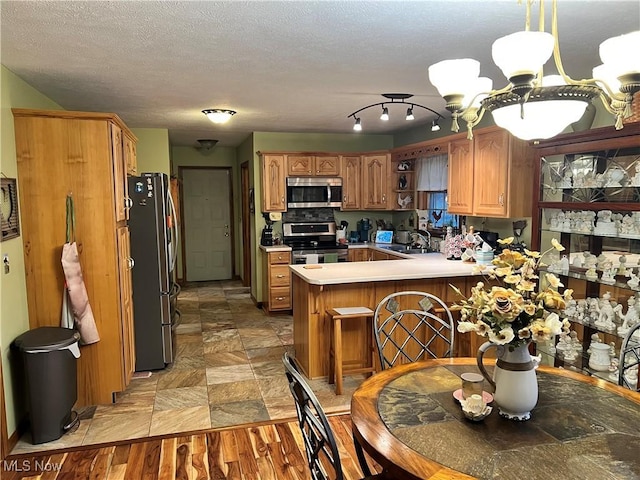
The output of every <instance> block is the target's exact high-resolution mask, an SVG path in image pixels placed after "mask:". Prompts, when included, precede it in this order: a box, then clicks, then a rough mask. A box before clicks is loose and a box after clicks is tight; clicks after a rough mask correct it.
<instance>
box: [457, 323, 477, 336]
mask: <svg viewBox="0 0 640 480" xmlns="http://www.w3.org/2000/svg"><path fill="white" fill-rule="evenodd" d="M477 329H478V327H476V324H475V323H473V322H460V323H458V331H459V332H460V333H467V332H475V331H476V330H477Z"/></svg>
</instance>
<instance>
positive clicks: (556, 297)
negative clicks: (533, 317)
mask: <svg viewBox="0 0 640 480" xmlns="http://www.w3.org/2000/svg"><path fill="white" fill-rule="evenodd" d="M538 300H542V302H543V303H544V306H545V307H546V308H552V309H555V310H563V309H564V308H565V307H566V306H567V304H566V302H565V301H564V297H563V296H562V295H560V294H559V293H558V292H557V291H555V290H546V291H544V292H542V293H540V294H539V295H538Z"/></svg>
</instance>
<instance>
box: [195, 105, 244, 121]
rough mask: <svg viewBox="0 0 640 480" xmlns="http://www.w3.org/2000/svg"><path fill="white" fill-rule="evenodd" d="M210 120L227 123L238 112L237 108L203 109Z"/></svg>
mask: <svg viewBox="0 0 640 480" xmlns="http://www.w3.org/2000/svg"><path fill="white" fill-rule="evenodd" d="M202 113H204V114H205V115H206V116H207V118H208V119H209V120H211V121H212V122H213V123H227V122H228V121H229V120H230V119H231V117H233V116H234V115H235V114H236V112H235V110H227V109H224V108H210V109H207V110H202Z"/></svg>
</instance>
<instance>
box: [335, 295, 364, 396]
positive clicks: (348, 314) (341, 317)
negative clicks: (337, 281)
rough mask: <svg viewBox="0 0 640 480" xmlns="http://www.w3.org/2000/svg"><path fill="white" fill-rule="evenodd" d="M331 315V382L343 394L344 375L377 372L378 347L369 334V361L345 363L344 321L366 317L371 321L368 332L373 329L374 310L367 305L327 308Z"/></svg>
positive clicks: (339, 393) (338, 392) (337, 392)
mask: <svg viewBox="0 0 640 480" xmlns="http://www.w3.org/2000/svg"><path fill="white" fill-rule="evenodd" d="M327 315H328V316H329V320H330V322H329V324H330V333H329V338H330V340H329V383H330V384H333V383H335V384H336V394H337V395H342V376H343V375H349V374H355V373H372V372H375V371H376V369H375V358H374V351H375V349H376V347H375V343H374V340H373V336H372V335H371V336H369V334H367V340H366V345H367V350H368V353H369V355H368V357H369V363H368V365H365V366H362V365H360V364H359V365H358V366H351V365H345V362H344V361H343V359H342V323H343V322H344V321H352V320H357V319H362V318H364V319H365V321H366V322H368V323H369V325H368V328H367V332H371V331H372V326H373V322H372V320H373V310H371V309H370V308H366V307H342V308H332V309H329V310H327Z"/></svg>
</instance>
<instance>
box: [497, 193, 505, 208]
mask: <svg viewBox="0 0 640 480" xmlns="http://www.w3.org/2000/svg"><path fill="white" fill-rule="evenodd" d="M498 203H499V204H500V206H501V207H504V193H501V194H500V197H499V198H498Z"/></svg>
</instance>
